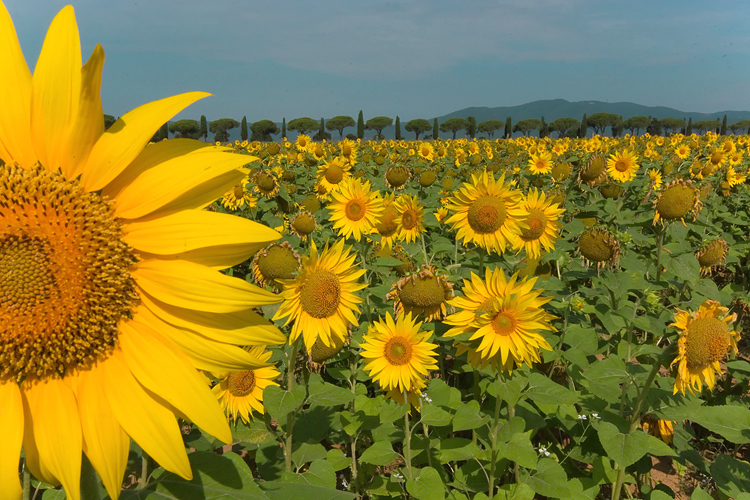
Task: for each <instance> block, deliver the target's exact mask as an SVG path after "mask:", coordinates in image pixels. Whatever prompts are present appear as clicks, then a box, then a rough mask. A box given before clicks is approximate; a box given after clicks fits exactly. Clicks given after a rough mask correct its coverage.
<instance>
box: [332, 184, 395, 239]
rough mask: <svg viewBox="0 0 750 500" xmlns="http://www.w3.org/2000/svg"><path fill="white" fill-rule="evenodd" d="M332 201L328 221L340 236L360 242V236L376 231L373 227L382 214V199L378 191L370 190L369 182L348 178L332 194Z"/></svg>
mask: <svg viewBox="0 0 750 500" xmlns="http://www.w3.org/2000/svg"><path fill="white" fill-rule="evenodd" d="M333 200H334V201H333V202H332V203H331V205H330V207H329V209H330V210H331V217H330V219H331V220H332V221H333V228H334V229H338V230H339V234H340V235H341V236H343V237H344V238H348V237H349V236H353V237H354V239H355V240H357V241H360V240H361V239H362V235H364V234H370V233H374V232H375V231H376V229H375V225H376V224H377V223H378V221H379V218H380V216H381V214H382V213H383V199H382V198H381V197H380V192H379V191H372V190H371V189H370V181H362V180H361V179H356V178H354V177H349V178H348V179H346V180H345V181H343V182H342V183H341V188H340V189H339V190H338V191H335V192H334V193H333Z"/></svg>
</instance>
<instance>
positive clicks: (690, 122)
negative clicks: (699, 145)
mask: <svg viewBox="0 0 750 500" xmlns="http://www.w3.org/2000/svg"><path fill="white" fill-rule="evenodd" d="M692 133H693V118H692V117H690V118H688V124H687V127H685V135H691V134H692Z"/></svg>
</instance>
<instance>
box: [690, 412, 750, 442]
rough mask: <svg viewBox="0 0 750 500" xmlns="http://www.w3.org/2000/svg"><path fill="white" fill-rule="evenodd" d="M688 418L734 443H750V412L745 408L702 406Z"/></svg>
mask: <svg viewBox="0 0 750 500" xmlns="http://www.w3.org/2000/svg"><path fill="white" fill-rule="evenodd" d="M687 418H689V419H690V420H692V421H693V422H695V423H696V424H699V425H702V426H703V427H705V428H706V429H708V430H709V431H711V432H715V433H717V434H720V435H721V436H722V437H723V438H725V439H727V440H729V441H731V442H733V443H736V444H745V443H750V410H749V409H748V408H747V407H745V406H701V407H700V408H697V409H696V410H695V411H694V413H693V414H692V415H691V416H689V417H687Z"/></svg>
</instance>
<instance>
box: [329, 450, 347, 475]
mask: <svg viewBox="0 0 750 500" xmlns="http://www.w3.org/2000/svg"><path fill="white" fill-rule="evenodd" d="M326 462H328V463H329V464H331V466H332V467H333V470H335V471H339V470H342V469H346V468H348V467H351V465H352V460H351V459H350V458H349V457H347V456H346V455H344V452H342V451H341V450H339V449H338V448H331V449H330V450H328V454H327V455H326Z"/></svg>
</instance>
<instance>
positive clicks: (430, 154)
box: [417, 141, 435, 161]
mask: <svg viewBox="0 0 750 500" xmlns="http://www.w3.org/2000/svg"><path fill="white" fill-rule="evenodd" d="M417 153H418V154H419V156H421V157H422V158H424V159H425V160H427V161H433V160H434V159H435V148H433V147H432V144H430V143H429V142H427V141H422V142H420V143H419V149H418V150H417Z"/></svg>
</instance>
